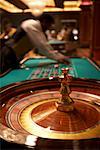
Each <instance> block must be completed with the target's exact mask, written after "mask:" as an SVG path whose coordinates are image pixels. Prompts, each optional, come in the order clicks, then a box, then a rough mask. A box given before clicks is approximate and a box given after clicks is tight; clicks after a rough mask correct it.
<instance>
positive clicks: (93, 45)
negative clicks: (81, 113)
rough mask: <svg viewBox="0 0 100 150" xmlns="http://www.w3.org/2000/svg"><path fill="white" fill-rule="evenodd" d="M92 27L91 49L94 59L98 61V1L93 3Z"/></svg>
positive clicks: (99, 53) (99, 40)
mask: <svg viewBox="0 0 100 150" xmlns="http://www.w3.org/2000/svg"><path fill="white" fill-rule="evenodd" d="M92 13H93V26H92V40H91V49H92V52H93V57H94V59H97V60H100V1H98V0H96V1H94V3H93V12H92Z"/></svg>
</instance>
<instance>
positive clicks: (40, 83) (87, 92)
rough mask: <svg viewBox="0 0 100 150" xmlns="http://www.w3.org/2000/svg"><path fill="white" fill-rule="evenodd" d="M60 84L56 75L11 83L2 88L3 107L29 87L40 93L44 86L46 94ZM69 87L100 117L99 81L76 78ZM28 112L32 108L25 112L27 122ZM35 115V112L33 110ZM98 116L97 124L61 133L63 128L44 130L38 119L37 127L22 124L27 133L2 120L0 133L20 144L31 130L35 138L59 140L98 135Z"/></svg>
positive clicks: (73, 95) (30, 89)
mask: <svg viewBox="0 0 100 150" xmlns="http://www.w3.org/2000/svg"><path fill="white" fill-rule="evenodd" d="M59 87H60V83H59V82H58V80H57V79H53V80H49V79H40V80H31V81H25V82H20V83H15V84H12V85H10V86H8V87H6V88H3V89H2V90H1V107H2V106H3V107H4V105H6V104H7V102H8V100H9V99H11V98H12V97H15V96H16V95H19V94H21V93H26V92H27V91H31V93H32V92H33V93H34V91H36V93H35V94H37V92H41V89H42V93H43V92H44V93H46V94H47V93H48V91H47V89H48V90H49V91H50V92H51V93H52V90H53V91H54V92H55V91H58V90H59ZM70 87H71V89H72V91H73V90H74V92H73V93H72V97H73V98H75V99H81V100H82V101H81V102H82V103H84V102H83V101H84V100H85V104H86V103H89V105H88V107H90V109H91V108H93V110H95V113H96V114H97V115H98V118H99V119H100V108H99V104H100V103H99V101H100V84H99V82H98V81H90V80H82V79H73V82H72V83H71V85H70ZM14 91H15V92H14ZM77 91H78V92H77ZM33 95H34V94H33ZM88 97H89V99H88ZM83 98H84V99H83ZM44 101H45V100H43V101H42V103H41V104H44ZM51 101H55V100H54V99H53V100H51ZM76 101H77V100H76ZM39 105H40V102H39V103H36V104H35V105H34V104H33V107H34V108H35V109H37V106H39ZM31 106H32V105H31ZM31 106H29V107H28V108H30V107H31ZM33 107H32V109H31V112H32V113H33V110H34V109H33ZM84 107H85V106H84ZM25 111H26V110H24V113H26V112H25ZM24 113H21V117H22V118H23V115H24ZM28 113H29V114H30V111H29V112H28V111H27V113H26V116H25V117H24V122H25V121H26V122H27V116H28ZM90 113H91V111H90ZM32 115H33V116H34V113H33V114H32ZM21 117H20V118H21ZM28 117H29V116H28ZM33 118H34V117H33ZM99 119H98V120H96V121H98V122H97V123H96V124H95V123H94V124H92V126H91V127H87V128H86V130H85V131H81V130H80V131H78V132H77V131H75V132H72V130H71V132H66V131H63V133H61V130H60V131H54V130H49V131H48V130H45V129H43V128H41V125H40V124H38V125H37V124H36V123H35V126H34V127H35V128H34V129H32V128H30V129H29V128H28V127H25V126H26V124H25V123H24V124H21V126H22V127H23V128H24V127H25V130H27V133H24V132H18V131H17V130H12V129H11V128H9V127H7V126H5V125H4V124H3V123H0V124H1V129H0V130H1V134H0V137H1V138H3V139H5V140H6V141H13V142H15V143H18V144H25V143H26V139H27V137H28V136H30V135H31V134H32V135H31V136H32V137H33V139H36V138H38V137H39V138H47V139H53V140H54V139H58V140H65V141H66V140H80V139H92V138H98V137H99V130H100V125H99V121H100V120H99ZM31 121H32V119H31ZM22 122H23V121H22ZM20 123H21V121H20ZM76 123H77V122H76ZM42 125H44V124H42ZM29 130H30V131H29ZM31 131H32V132H31ZM37 131H39V132H37ZM5 133H6V135H5ZM15 135H16V136H15ZM20 139H21V140H20ZM26 145H27V144H26Z"/></svg>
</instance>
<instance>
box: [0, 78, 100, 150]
mask: <svg viewBox="0 0 100 150" xmlns="http://www.w3.org/2000/svg"><path fill="white" fill-rule="evenodd" d="M59 89H60V82H59V81H58V79H57V78H54V79H52V80H49V79H39V80H31V81H23V82H19V83H15V84H11V85H10V86H6V88H1V100H0V109H1V113H0V126H1V127H0V138H1V140H4V142H8V144H10V146H12V147H13V146H14V145H15V147H14V148H16V147H17V149H18V148H20V147H21V146H22V147H25V149H30V148H34V149H40V150H46V149H47V150H53V149H56V150H58V149H62V150H63V149H79V150H81V149H85V148H88V149H94V150H97V149H99V137H100V136H99V135H100V124H99V123H100V83H99V82H98V81H94V80H85V79H78V78H77V79H76V78H73V80H72V82H71V83H70V89H71V94H70V97H71V98H72V99H73V100H74V103H73V107H74V110H73V111H70V112H62V111H59V110H57V108H56V105H55V103H56V102H57V101H58V100H59V99H60V98H61V94H60V91H59ZM16 144H17V146H16ZM22 147H21V148H22ZM14 148H13V149H14Z"/></svg>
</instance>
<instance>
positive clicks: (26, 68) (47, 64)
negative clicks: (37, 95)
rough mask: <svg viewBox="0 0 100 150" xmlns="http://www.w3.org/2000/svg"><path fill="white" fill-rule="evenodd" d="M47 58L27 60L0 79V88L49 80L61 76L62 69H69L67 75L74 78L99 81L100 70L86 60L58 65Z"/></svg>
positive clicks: (78, 59)
mask: <svg viewBox="0 0 100 150" xmlns="http://www.w3.org/2000/svg"><path fill="white" fill-rule="evenodd" d="M56 64H57V62H56V61H54V60H51V59H47V58H34V59H28V60H27V61H25V62H24V63H23V65H22V68H21V69H15V70H12V71H10V72H9V73H8V74H6V75H5V76H3V77H1V78H0V88H1V87H4V86H6V85H9V84H11V83H15V82H20V81H25V80H32V79H39V78H49V77H50V76H54V77H56V76H59V75H61V69H62V68H67V67H68V68H71V69H70V71H69V74H71V75H72V76H73V77H75V78H83V79H93V80H100V69H99V68H98V67H97V66H96V65H95V64H94V63H93V62H92V61H91V60H90V59H86V58H70V64H69V65H65V64H58V66H57V65H56Z"/></svg>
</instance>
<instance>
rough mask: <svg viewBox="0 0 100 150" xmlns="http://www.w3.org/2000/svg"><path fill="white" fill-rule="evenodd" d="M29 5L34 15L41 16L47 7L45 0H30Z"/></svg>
mask: <svg viewBox="0 0 100 150" xmlns="http://www.w3.org/2000/svg"><path fill="white" fill-rule="evenodd" d="M27 5H28V6H29V8H30V10H31V12H32V14H33V15H34V16H40V15H41V14H42V13H43V10H44V8H45V2H43V1H41V0H34V1H30V2H28V4H27Z"/></svg>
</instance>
